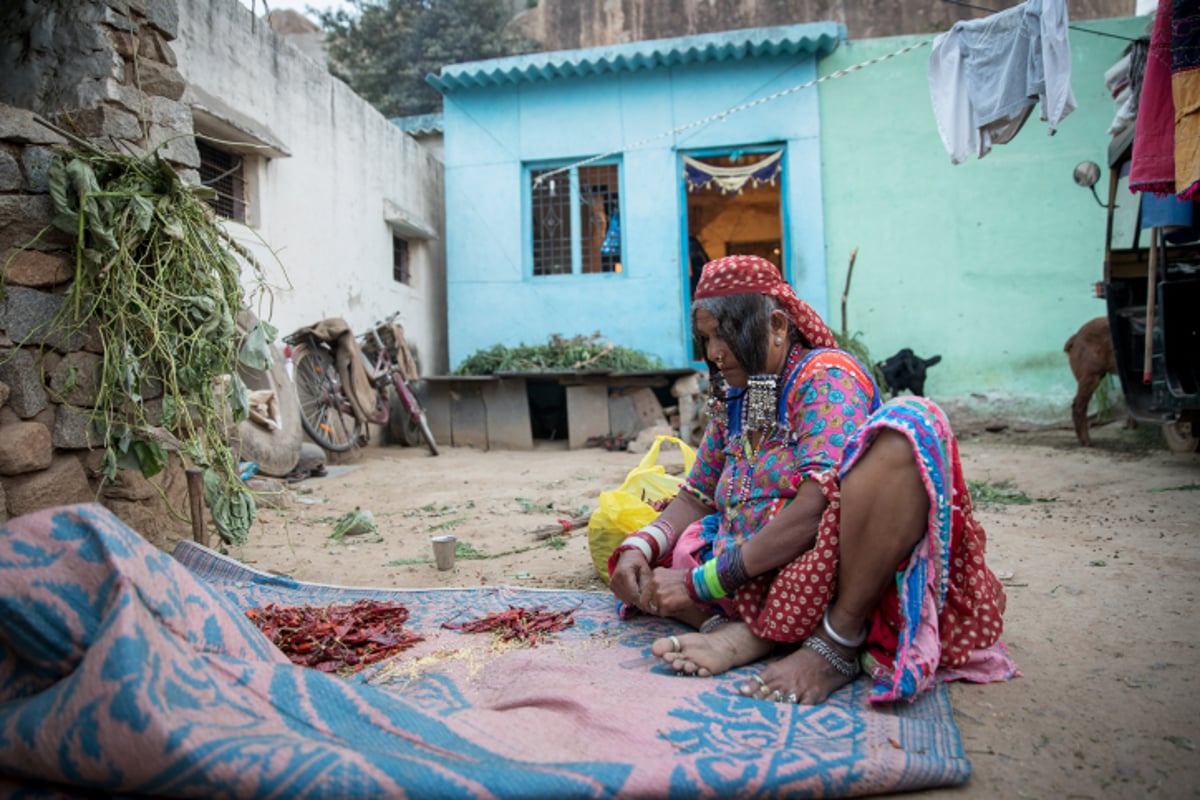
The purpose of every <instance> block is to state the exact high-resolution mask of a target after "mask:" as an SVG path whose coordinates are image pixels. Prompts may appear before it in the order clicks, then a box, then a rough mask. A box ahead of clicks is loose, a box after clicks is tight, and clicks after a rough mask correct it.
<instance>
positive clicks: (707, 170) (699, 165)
mask: <svg viewBox="0 0 1200 800" xmlns="http://www.w3.org/2000/svg"><path fill="white" fill-rule="evenodd" d="M782 159H783V151H782V150H776V151H775V152H774V153H771V154H770V155H767V156H766V157H764V158H761V159H759V160H758V161H755V162H753V163H750V164H741V165H739V166H736V167H717V166H713V165H712V164H705V163H704V162H703V161H698V160H696V159H694V158H691V157H689V156H684V157H683V178H684V180H685V181H687V187H688V191H689V192H694V191H696V190H697V189H711V188H719V189H720V190H721V194H728V193H729V192H733V193H734V194H740V193H741V191H742V189H744V188H745V187H746V184H747V183H749V184H750V185H751V186H755V187H757V186H761V185H762V184H764V183H767V184H771V185H772V186H773V185H774V184H775V178H776V176H777V175H779V170H780V167H781V166H782Z"/></svg>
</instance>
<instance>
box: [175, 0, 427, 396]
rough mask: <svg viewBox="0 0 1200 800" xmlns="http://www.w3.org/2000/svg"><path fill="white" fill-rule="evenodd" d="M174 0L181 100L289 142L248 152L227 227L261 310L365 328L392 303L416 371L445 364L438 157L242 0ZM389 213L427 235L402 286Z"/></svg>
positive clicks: (277, 320) (280, 322) (292, 319)
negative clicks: (268, 287)
mask: <svg viewBox="0 0 1200 800" xmlns="http://www.w3.org/2000/svg"><path fill="white" fill-rule="evenodd" d="M178 2H179V17H180V18H179V37H178V39H176V41H175V42H173V43H172V44H173V47H174V50H175V53H176V55H177V57H178V59H179V70H180V72H181V73H182V74H183V76H184V77H185V78H186V79H187V81H188V83H189V89H188V94H187V95H186V96H185V101H194V102H200V103H203V104H206V105H209V106H219V107H221V111H222V113H224V114H226V115H227V118H231V119H234V120H235V121H237V122H238V124H239V125H240V126H241V127H244V128H246V129H249V130H252V131H254V132H256V133H258V134H259V135H260V138H264V139H266V140H267V141H271V142H273V143H277V144H278V145H279V149H280V150H283V151H286V153H287V155H286V156H285V157H277V158H269V159H256V158H251V159H248V166H250V167H251V168H250V169H248V173H249V174H248V175H247V180H248V186H247V193H248V200H249V202H250V203H251V204H252V207H251V209H250V211H249V213H248V220H247V221H248V223H249V226H242V225H232V226H231V228H232V229H233V230H234V232H235V235H236V237H237V238H238V239H239V240H240V241H242V242H244V243H245V244H246V245H247V246H249V247H250V248H252V250H254V252H255V253H256V254H257V255H259V256H260V260H261V261H262V262H263V263H264V264H265V265H267V267H268V268H269V270H270V272H271V278H272V281H273V282H274V283H276V284H277V285H278V287H279V288H277V289H276V290H275V295H274V296H275V303H274V309H273V310H272V311H271V313H269V314H264V316H269V318H270V320H271V322H272V323H273V324H274V325H275V326H276V327H278V328H279V330H280V333H281V335H282V334H286V333H288V332H290V331H292V330H295V329H296V328H297V327H300V326H302V325H307V324H310V323H313V322H316V321H317V320H320V319H323V318H325V317H343V318H344V319H346V320H347V321H348V322H349V323H350V325H351V326H352V327H353V328H354V330H355V331H356V332H362V331H365V330H366V329H367V328H368V327H369V326H370V325H371V324H372V323H373V322H374V321H375V320H377V319H380V318H382V317H384V316H386V315H388V314H390V313H391V312H393V311H397V310H399V311H400V312H401V315H400V321H401V322H402V323H403V325H404V328H405V332H406V334H407V336H408V338H409V340H410V342H412V343H413V344H414V345H415V348H416V350H417V351H418V353H419V358H420V360H421V366H422V370H423V372H424V374H427V375H433V374H443V373H445V372H446V370H447V347H446V300H445V296H446V294H445V242H444V236H443V231H444V224H443V216H444V211H443V199H442V198H443V191H442V165H441V163H440V162H439V161H438V160H437V159H436V158H435V157H434V156H433V155H431V154H430V153H429V152H428V151H427V150H426V149H425V148H423V147H422V146H421V145H420V144H419V143H418V142H416V141H415V140H414V139H412V138H411V137H409V136H408V135H407V134H405V133H404V132H403V131H401V130H399V129H398V128H397V127H396V126H394V125H392V124H391V123H390V122H388V121H387V119H385V118H384V117H383V115H381V114H380V113H379V112H377V111H376V110H375V109H374V108H372V107H371V106H370V105H369V104H368V103H367V102H366V101H365V100H363V99H361V98H360V97H358V96H357V95H356V94H354V92H352V91H351V90H350V88H349V87H347V86H346V85H345V84H344V83H342V82H341V81H339V80H337V79H336V78H334V77H333V76H332V75H330V74H329V73H328V71H327V70H326V69H325V68H324V67H323V66H322V65H319V64H317V63H316V62H315V61H313V60H312V59H310V58H309V57H308V56H306V55H304V54H303V53H302V52H301V51H300V50H299V49H297V48H295V47H294V46H293V45H292V44H291V43H289V42H288V41H287V39H286V38H285V37H282V36H279V35H278V34H276V33H274V32H273V31H271V30H270V29H269V28H268V27H267V25H266V23H265V22H264V21H263V20H261V19H255V18H254V16H253V15H252V14H251V12H250V11H249V10H248V9H247V8H245V7H244V6H242V5H241V4H240V3H238V2H237V0H178ZM255 161H257V162H258V163H257V165H254V162H255ZM387 218H391V219H393V220H395V219H403V220H404V221H406V222H407V223H409V224H411V225H413V226H415V227H416V228H420V229H424V230H426V231H428V232H430V233H431V234H432V238H428V239H423V240H418V239H410V246H409V254H410V259H411V260H410V264H411V273H412V281H411V285H404V284H400V283H397V282H395V281H394V280H393V278H392V231H393V228H392V227H391V226H389V224H388V221H387ZM406 238H407V237H406Z"/></svg>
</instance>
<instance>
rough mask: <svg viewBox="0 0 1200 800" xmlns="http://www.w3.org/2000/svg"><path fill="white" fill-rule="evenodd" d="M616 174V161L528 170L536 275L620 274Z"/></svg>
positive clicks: (531, 241)
mask: <svg viewBox="0 0 1200 800" xmlns="http://www.w3.org/2000/svg"><path fill="white" fill-rule="evenodd" d="M620 172H621V171H620V164H619V163H618V162H617V161H602V162H596V163H591V164H586V165H584V166H577V167H575V166H573V167H569V168H566V169H564V168H563V167H561V166H539V167H530V168H528V170H527V175H528V181H527V186H528V187H529V211H530V213H529V239H528V241H529V242H530V253H531V261H532V272H533V276H534V277H535V278H536V277H543V276H547V275H589V274H600V273H617V272H621V270H622V259H621V191H620V188H621V187H620V180H621V179H620Z"/></svg>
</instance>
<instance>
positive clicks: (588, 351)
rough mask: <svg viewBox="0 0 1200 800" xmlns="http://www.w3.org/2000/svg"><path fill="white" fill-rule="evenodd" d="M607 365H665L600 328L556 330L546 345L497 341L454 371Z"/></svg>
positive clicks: (628, 368)
mask: <svg viewBox="0 0 1200 800" xmlns="http://www.w3.org/2000/svg"><path fill="white" fill-rule="evenodd" d="M576 369H597V370H599V369H607V370H613V371H614V372H636V371H638V370H653V369H662V361H661V359H659V358H658V357H657V356H653V355H649V354H647V353H643V352H641V351H638V350H631V349H629V348H627V347H620V346H618V345H614V344H613V343H612V342H608V341H605V340H603V339H602V338H601V336H600V333H599V332H598V331H597V332H596V333H593V334H592V335H591V336H573V337H571V338H569V339H565V338H563V337H562V336H559V335H558V334H553V335H552V336H551V337H550V341H549V342H548V343H546V344H544V345H536V346H531V345H524V344H523V345H520V346H518V347H505V346H504V345H502V344H498V345H494V346H492V347H489V348H487V349H484V350H479V351H476V352H475V353H474V354H473V355H471V356H469V357H467V358H466V359H465V360H464V361H463V362H462V363H461V364H459V365H458V368H457V369H455V370H454V374H455V375H491V374H493V373H496V372H547V371H549V372H554V371H566V370H576Z"/></svg>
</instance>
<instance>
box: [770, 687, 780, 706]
mask: <svg viewBox="0 0 1200 800" xmlns="http://www.w3.org/2000/svg"><path fill="white" fill-rule="evenodd" d="M771 699H772V700H773V701H775V702H776V703H778V702H781V701H782V700H783V692H781V691H779V690H778V689H776V690H775V691H773V692H771Z"/></svg>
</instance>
